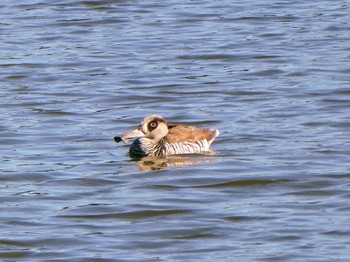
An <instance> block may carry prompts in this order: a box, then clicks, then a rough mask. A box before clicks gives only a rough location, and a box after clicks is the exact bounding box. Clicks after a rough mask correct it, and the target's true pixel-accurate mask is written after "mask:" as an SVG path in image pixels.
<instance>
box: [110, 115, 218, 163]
mask: <svg viewBox="0 0 350 262" xmlns="http://www.w3.org/2000/svg"><path fill="white" fill-rule="evenodd" d="M218 135H219V130H217V129H214V130H211V129H208V128H197V127H194V126H187V125H182V124H168V123H167V121H166V120H165V119H164V118H163V117H162V116H159V115H151V116H148V117H145V118H144V119H143V120H142V121H141V123H140V124H139V126H138V127H137V128H136V129H134V130H132V131H130V132H126V133H124V134H121V135H120V136H116V137H114V141H115V142H117V143H119V142H121V141H123V142H124V143H128V142H129V141H132V140H133V142H132V144H131V146H130V148H129V155H130V156H132V157H145V156H168V155H178V154H201V153H204V152H208V151H210V150H209V147H210V145H211V144H212V142H213V141H214V140H215V138H216V137H217V136H218Z"/></svg>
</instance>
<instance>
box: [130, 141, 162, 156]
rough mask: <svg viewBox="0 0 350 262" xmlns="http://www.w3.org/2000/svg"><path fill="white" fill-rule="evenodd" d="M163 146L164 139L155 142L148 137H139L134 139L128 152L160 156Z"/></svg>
mask: <svg viewBox="0 0 350 262" xmlns="http://www.w3.org/2000/svg"><path fill="white" fill-rule="evenodd" d="M163 148H164V140H163V139H161V140H160V141H158V142H156V141H154V140H153V139H149V138H140V139H137V140H135V141H134V143H133V144H132V146H131V147H130V153H131V154H133V155H140V156H161V155H162V153H163V152H162V151H163Z"/></svg>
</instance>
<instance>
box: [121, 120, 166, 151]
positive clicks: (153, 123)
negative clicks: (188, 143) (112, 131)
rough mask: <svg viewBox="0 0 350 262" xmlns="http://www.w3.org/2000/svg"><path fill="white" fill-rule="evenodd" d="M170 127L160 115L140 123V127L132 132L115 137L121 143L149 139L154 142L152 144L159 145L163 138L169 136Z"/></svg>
mask: <svg viewBox="0 0 350 262" xmlns="http://www.w3.org/2000/svg"><path fill="white" fill-rule="evenodd" d="M168 132H169V130H168V125H167V122H166V121H165V119H164V118H163V117H161V116H158V115H152V116H148V117H146V118H145V119H143V121H142V122H141V123H140V125H139V126H138V127H137V128H136V129H134V130H132V131H130V132H126V133H124V134H122V135H120V136H116V137H114V140H115V142H117V143H119V142H120V141H123V142H124V143H128V142H129V141H130V140H133V139H138V138H147V139H149V140H151V141H152V143H155V144H156V143H158V142H159V141H160V140H161V139H162V138H163V137H165V136H166V135H167V134H168Z"/></svg>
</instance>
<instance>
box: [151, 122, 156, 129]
mask: <svg viewBox="0 0 350 262" xmlns="http://www.w3.org/2000/svg"><path fill="white" fill-rule="evenodd" d="M149 126H150V127H152V128H156V127H157V122H151V123H150V124H149Z"/></svg>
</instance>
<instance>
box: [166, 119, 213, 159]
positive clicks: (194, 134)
mask: <svg viewBox="0 0 350 262" xmlns="http://www.w3.org/2000/svg"><path fill="white" fill-rule="evenodd" d="M168 128H169V133H168V134H167V135H166V136H165V137H164V142H165V143H164V152H163V154H165V155H173V154H193V153H202V152H203V151H209V147H210V145H211V143H212V142H213V141H214V139H215V138H216V137H217V136H218V135H219V131H218V130H210V129H207V128H202V129H199V128H196V127H193V126H185V125H169V126H168Z"/></svg>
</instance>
